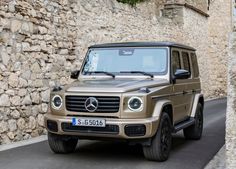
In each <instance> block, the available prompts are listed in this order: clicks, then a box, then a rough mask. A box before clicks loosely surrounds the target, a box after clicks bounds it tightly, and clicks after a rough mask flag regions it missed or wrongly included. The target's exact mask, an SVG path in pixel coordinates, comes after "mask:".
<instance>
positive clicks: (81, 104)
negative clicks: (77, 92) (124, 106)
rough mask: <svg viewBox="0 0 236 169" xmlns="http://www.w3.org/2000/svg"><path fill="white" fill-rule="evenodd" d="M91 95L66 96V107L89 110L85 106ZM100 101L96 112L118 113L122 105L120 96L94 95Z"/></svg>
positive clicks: (79, 110) (82, 110)
mask: <svg viewBox="0 0 236 169" xmlns="http://www.w3.org/2000/svg"><path fill="white" fill-rule="evenodd" d="M89 97H90V96H66V109H67V110H68V111H73V112H89V111H88V110H86V108H85V101H86V100H87V99H88V98H89ZM93 97H94V98H96V99H97V101H98V108H97V110H96V111H94V113H97V112H98V113H116V112H118V111H119V107H120V97H115V96H112V97H109V96H93Z"/></svg>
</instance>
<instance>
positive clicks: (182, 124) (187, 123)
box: [173, 117, 195, 133]
mask: <svg viewBox="0 0 236 169" xmlns="http://www.w3.org/2000/svg"><path fill="white" fill-rule="evenodd" d="M194 123H195V119H194V118H193V117H190V118H189V119H188V120H185V121H183V122H180V123H178V124H177V125H175V126H174V131H173V132H174V133H177V132H178V131H180V130H182V129H184V128H186V127H189V126H191V125H193V124H194Z"/></svg>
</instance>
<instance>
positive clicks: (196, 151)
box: [0, 99, 226, 169]
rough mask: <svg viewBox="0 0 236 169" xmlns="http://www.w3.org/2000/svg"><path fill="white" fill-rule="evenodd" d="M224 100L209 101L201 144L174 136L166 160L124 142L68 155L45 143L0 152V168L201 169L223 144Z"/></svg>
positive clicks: (84, 145)
mask: <svg viewBox="0 0 236 169" xmlns="http://www.w3.org/2000/svg"><path fill="white" fill-rule="evenodd" d="M225 112H226V99H219V100H213V101H208V102H206V103H205V109H204V120H205V121H204V123H205V124H204V132H203V137H202V139H201V140H200V141H186V140H185V139H184V137H183V133H182V132H180V133H178V134H176V135H174V136H173V146H172V151H171V154H170V158H169V160H168V161H166V162H163V163H158V162H151V161H147V160H145V158H144V156H143V154H142V149H141V147H140V146H128V145H127V144H125V143H111V142H100V141H86V140H84V141H81V142H80V144H79V147H80V148H79V149H78V150H77V151H76V152H75V153H73V154H69V155H58V154H53V153H52V152H51V151H50V149H49V147H48V144H47V141H44V142H40V143H36V144H32V145H27V146H23V147H18V148H14V149H10V150H6V151H2V152H0V169H201V168H204V166H205V165H206V164H207V163H208V162H209V161H210V160H211V159H212V157H213V156H214V155H215V154H216V153H217V152H218V150H219V149H220V148H221V147H222V146H223V145H224V137H225Z"/></svg>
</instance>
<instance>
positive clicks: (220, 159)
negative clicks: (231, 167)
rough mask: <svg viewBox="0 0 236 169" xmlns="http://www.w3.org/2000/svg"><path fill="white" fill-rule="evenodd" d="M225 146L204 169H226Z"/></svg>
mask: <svg viewBox="0 0 236 169" xmlns="http://www.w3.org/2000/svg"><path fill="white" fill-rule="evenodd" d="M225 160H226V159H225V145H224V146H223V147H222V148H221V149H220V150H219V151H218V152H217V153H216V155H215V156H214V157H213V158H212V160H211V161H210V162H209V163H208V164H207V165H206V166H205V168H204V169H213V168H214V169H225V168H226V167H225V165H226V162H225Z"/></svg>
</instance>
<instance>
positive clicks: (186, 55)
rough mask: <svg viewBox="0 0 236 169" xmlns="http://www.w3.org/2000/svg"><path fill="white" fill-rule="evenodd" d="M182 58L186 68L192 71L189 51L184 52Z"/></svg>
mask: <svg viewBox="0 0 236 169" xmlns="http://www.w3.org/2000/svg"><path fill="white" fill-rule="evenodd" d="M182 58H183V64H184V65H183V66H184V69H185V70H188V71H189V72H190V73H191V68H190V62H189V55H188V53H187V52H182Z"/></svg>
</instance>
